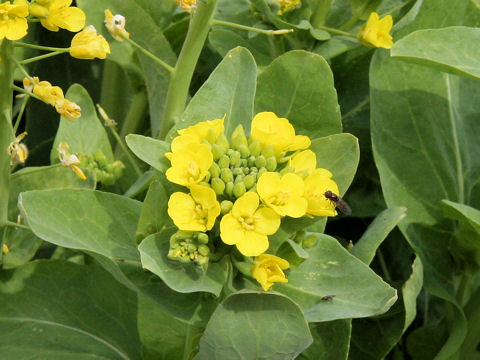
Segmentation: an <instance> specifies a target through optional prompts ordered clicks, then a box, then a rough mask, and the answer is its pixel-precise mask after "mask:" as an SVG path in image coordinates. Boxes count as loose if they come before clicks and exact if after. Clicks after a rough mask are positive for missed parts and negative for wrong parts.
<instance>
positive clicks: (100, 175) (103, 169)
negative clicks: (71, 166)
mask: <svg viewBox="0 0 480 360" xmlns="http://www.w3.org/2000/svg"><path fill="white" fill-rule="evenodd" d="M79 166H80V167H81V168H82V169H84V170H87V171H90V172H91V173H95V176H96V178H97V182H99V183H101V184H102V185H104V186H111V185H113V184H115V182H116V181H117V179H119V178H120V177H121V176H122V173H123V169H124V168H125V165H123V163H122V162H121V161H120V160H116V161H114V162H111V163H109V162H108V160H107V157H106V156H105V154H104V153H103V151H102V150H97V151H95V153H94V154H93V155H90V154H81V155H80V164H79Z"/></svg>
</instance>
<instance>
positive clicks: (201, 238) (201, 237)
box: [197, 233, 208, 244]
mask: <svg viewBox="0 0 480 360" xmlns="http://www.w3.org/2000/svg"><path fill="white" fill-rule="evenodd" d="M197 240H198V243H199V244H208V235H207V234H205V233H198V235H197Z"/></svg>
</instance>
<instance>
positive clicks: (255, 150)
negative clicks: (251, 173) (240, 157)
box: [248, 141, 262, 156]
mask: <svg viewBox="0 0 480 360" xmlns="http://www.w3.org/2000/svg"><path fill="white" fill-rule="evenodd" d="M248 149H249V150H250V154H252V156H258V155H260V151H262V148H261V147H260V143H259V142H258V141H254V142H252V143H251V144H250V145H249V146H248Z"/></svg>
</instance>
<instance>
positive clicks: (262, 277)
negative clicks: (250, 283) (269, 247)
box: [252, 254, 290, 291]
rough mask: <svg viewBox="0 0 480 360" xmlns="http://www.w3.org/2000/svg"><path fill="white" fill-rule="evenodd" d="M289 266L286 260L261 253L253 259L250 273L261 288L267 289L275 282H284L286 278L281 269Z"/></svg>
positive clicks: (286, 280)
mask: <svg viewBox="0 0 480 360" xmlns="http://www.w3.org/2000/svg"><path fill="white" fill-rule="evenodd" d="M289 267H290V264H289V263H288V261H287V260H285V259H282V258H280V257H278V256H275V255H270V254H261V255H259V256H257V257H256V258H255V260H254V261H253V268H252V275H253V277H254V278H255V280H257V281H258V282H259V283H260V285H262V288H263V290H265V291H268V290H270V288H271V287H272V286H273V284H274V283H276V282H282V283H286V282H288V279H287V278H286V277H285V274H284V273H283V271H282V270H286V269H288V268H289Z"/></svg>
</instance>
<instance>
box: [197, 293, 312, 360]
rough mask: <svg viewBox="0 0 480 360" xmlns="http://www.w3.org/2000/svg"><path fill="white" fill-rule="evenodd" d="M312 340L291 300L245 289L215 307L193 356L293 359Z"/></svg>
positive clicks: (273, 294)
mask: <svg viewBox="0 0 480 360" xmlns="http://www.w3.org/2000/svg"><path fill="white" fill-rule="evenodd" d="M311 343H312V336H311V335H310V331H309V329H308V323H307V322H306V321H305V318H304V317H303V314H302V311H301V310H300V308H299V307H298V305H297V304H295V303H294V302H293V301H292V300H290V299H289V298H288V297H286V296H283V295H280V294H277V293H272V292H270V293H262V292H246V291H245V292H241V293H236V294H233V295H231V296H229V297H227V298H226V299H225V300H224V301H223V302H222V303H221V304H220V305H219V306H218V308H217V310H216V311H215V312H214V313H213V315H212V317H211V318H210V321H209V322H208V324H207V328H206V329H205V333H204V334H203V336H202V338H201V339H200V349H199V352H198V355H197V356H196V357H195V359H198V360H203V359H205V360H207V359H208V360H216V359H218V360H220V359H222V360H223V359H231V360H234V359H278V360H282V359H285V360H286V359H294V358H295V357H296V356H298V354H300V353H301V352H302V351H303V350H305V349H306V348H307V347H308V346H309V345H310V344H311Z"/></svg>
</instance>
